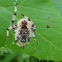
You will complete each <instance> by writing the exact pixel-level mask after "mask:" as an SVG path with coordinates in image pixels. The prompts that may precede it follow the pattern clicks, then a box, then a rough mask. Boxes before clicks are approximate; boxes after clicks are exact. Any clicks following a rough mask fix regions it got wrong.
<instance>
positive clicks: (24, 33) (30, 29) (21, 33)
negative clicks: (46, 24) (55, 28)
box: [7, 0, 36, 47]
mask: <svg viewBox="0 0 62 62" xmlns="http://www.w3.org/2000/svg"><path fill="white" fill-rule="evenodd" d="M16 12H17V0H16V2H15V11H14V16H13V19H12V26H10V27H9V28H8V29H7V37H8V40H9V30H11V29H13V31H14V32H15V42H16V44H17V45H18V46H19V47H20V46H22V47H24V46H25V44H26V41H27V42H28V45H29V42H30V38H31V37H33V38H34V41H35V40H36V37H35V35H34V31H35V30H36V25H35V24H33V22H32V21H31V20H30V19H29V18H28V17H27V16H24V15H23V14H21V15H22V16H23V17H24V18H22V19H20V20H19V21H18V22H17V24H16V25H15V24H14V21H15V17H16ZM18 41H19V42H20V43H19V42H18Z"/></svg>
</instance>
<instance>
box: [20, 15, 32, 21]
mask: <svg viewBox="0 0 62 62" xmlns="http://www.w3.org/2000/svg"><path fill="white" fill-rule="evenodd" d="M21 15H22V16H23V17H24V18H25V19H27V20H29V21H31V20H30V19H29V18H28V17H27V16H25V15H23V14H21Z"/></svg>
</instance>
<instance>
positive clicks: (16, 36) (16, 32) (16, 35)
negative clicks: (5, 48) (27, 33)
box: [15, 30, 20, 47]
mask: <svg viewBox="0 0 62 62" xmlns="http://www.w3.org/2000/svg"><path fill="white" fill-rule="evenodd" d="M18 36H19V32H18V31H17V30H15V42H16V44H17V45H18V46H19V47H20V44H19V43H18V40H19V39H18Z"/></svg>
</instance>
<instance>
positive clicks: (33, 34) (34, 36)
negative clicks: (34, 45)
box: [33, 33, 36, 41]
mask: <svg viewBox="0 0 62 62" xmlns="http://www.w3.org/2000/svg"><path fill="white" fill-rule="evenodd" d="M33 39H34V41H36V37H35V35H34V33H33Z"/></svg>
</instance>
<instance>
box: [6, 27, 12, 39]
mask: <svg viewBox="0 0 62 62" xmlns="http://www.w3.org/2000/svg"><path fill="white" fill-rule="evenodd" d="M11 29H12V26H10V27H9V28H8V29H7V31H6V33H7V38H8V40H9V30H11Z"/></svg>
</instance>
